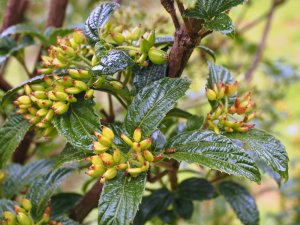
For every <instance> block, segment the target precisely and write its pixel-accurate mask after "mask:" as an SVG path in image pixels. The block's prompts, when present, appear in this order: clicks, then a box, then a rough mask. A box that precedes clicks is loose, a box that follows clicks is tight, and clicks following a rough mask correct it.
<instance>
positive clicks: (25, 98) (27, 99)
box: [15, 95, 31, 105]
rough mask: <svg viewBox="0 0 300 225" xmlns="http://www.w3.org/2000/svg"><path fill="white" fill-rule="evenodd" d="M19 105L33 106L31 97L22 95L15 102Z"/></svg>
mask: <svg viewBox="0 0 300 225" xmlns="http://www.w3.org/2000/svg"><path fill="white" fill-rule="evenodd" d="M15 102H16V104H17V105H21V104H22V105H29V104H31V99H30V97H29V96H27V95H22V96H20V97H18V98H17V100H16V101H15Z"/></svg>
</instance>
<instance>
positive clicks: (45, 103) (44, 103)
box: [36, 99, 53, 108]
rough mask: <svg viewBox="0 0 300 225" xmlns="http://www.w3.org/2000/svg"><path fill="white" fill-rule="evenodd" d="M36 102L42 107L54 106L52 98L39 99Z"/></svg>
mask: <svg viewBox="0 0 300 225" xmlns="http://www.w3.org/2000/svg"><path fill="white" fill-rule="evenodd" d="M36 104H37V105H38V106H39V107H40V108H49V107H51V106H52V104H53V102H52V101H51V100H42V99H39V100H38V101H37V102H36Z"/></svg>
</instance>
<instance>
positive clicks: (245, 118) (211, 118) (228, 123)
mask: <svg viewBox="0 0 300 225" xmlns="http://www.w3.org/2000/svg"><path fill="white" fill-rule="evenodd" d="M237 88H238V83H237V82H234V83H233V84H224V83H223V82H220V83H219V84H216V83H214V84H213V88H212V89H209V88H206V96H207V98H208V100H210V101H216V102H217V107H216V108H215V110H214V111H212V112H211V113H209V114H208V115H207V124H208V127H209V129H211V130H213V131H214V132H216V133H220V128H221V129H223V130H224V131H226V132H234V131H238V132H247V131H248V130H250V129H251V128H253V127H254V124H248V123H249V122H250V121H251V120H252V119H254V117H255V116H256V112H253V110H254V106H255V104H254V102H253V101H252V100H251V92H249V93H248V94H247V95H246V96H244V97H240V96H235V93H236V92H237ZM230 97H231V99H232V98H234V99H233V100H232V101H233V104H232V105H230V104H229V98H230ZM223 100H224V101H223ZM224 102H225V103H224ZM237 117H240V118H241V119H236V118H237Z"/></svg>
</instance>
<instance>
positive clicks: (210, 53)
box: [198, 45, 216, 62]
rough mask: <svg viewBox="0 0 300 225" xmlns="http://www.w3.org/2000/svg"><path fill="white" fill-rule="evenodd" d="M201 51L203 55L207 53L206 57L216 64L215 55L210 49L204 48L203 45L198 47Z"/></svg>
mask: <svg viewBox="0 0 300 225" xmlns="http://www.w3.org/2000/svg"><path fill="white" fill-rule="evenodd" d="M198 47H199V48H200V49H201V50H202V51H204V52H205V53H207V54H208V55H210V56H211V57H212V59H213V60H214V62H216V53H215V51H214V50H212V49H211V48H209V47H207V46H205V45H199V46H198Z"/></svg>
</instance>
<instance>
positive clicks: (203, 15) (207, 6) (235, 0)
mask: <svg viewBox="0 0 300 225" xmlns="http://www.w3.org/2000/svg"><path fill="white" fill-rule="evenodd" d="M243 2H245V0H197V2H196V5H195V7H194V8H193V9H188V10H186V11H185V13H184V16H186V17H192V18H197V19H204V20H211V19H213V18H214V17H215V16H218V15H219V14H220V13H222V12H225V11H226V10H229V9H231V8H232V7H234V6H237V5H240V4H242V3H243Z"/></svg>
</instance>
